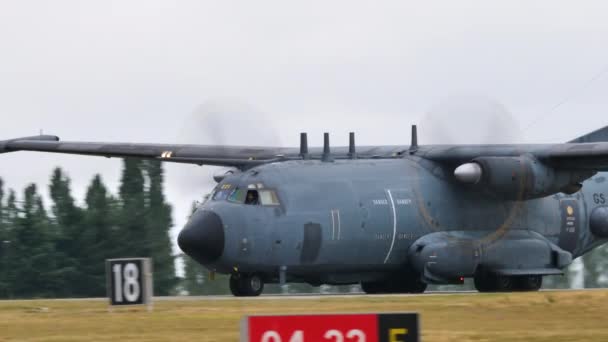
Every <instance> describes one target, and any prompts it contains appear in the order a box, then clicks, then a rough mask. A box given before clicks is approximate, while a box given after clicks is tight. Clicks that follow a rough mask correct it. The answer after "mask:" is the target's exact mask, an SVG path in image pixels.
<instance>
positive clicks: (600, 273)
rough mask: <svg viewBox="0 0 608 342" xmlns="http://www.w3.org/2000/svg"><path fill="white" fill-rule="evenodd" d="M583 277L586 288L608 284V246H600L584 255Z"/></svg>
mask: <svg viewBox="0 0 608 342" xmlns="http://www.w3.org/2000/svg"><path fill="white" fill-rule="evenodd" d="M582 258H583V265H584V267H583V279H584V287H585V288H598V287H605V286H606V285H608V279H607V278H606V274H608V246H606V245H603V246H600V247H598V248H596V249H594V250H592V251H591V252H589V253H587V254H585V255H584V256H583V257H582Z"/></svg>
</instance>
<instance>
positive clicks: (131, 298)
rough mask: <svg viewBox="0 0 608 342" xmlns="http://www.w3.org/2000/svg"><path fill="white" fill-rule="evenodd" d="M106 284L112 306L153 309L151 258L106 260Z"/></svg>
mask: <svg viewBox="0 0 608 342" xmlns="http://www.w3.org/2000/svg"><path fill="white" fill-rule="evenodd" d="M106 283H107V286H106V288H107V293H108V299H109V300H110V305H111V306H118V305H120V306H122V305H147V306H148V310H151V309H152V292H153V290H152V265H151V262H150V259H149V258H129V259H108V260H106Z"/></svg>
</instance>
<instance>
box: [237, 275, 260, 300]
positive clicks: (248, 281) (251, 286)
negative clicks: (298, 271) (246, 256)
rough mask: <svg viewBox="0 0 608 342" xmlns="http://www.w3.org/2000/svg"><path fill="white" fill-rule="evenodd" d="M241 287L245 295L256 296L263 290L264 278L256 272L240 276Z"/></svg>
mask: <svg viewBox="0 0 608 342" xmlns="http://www.w3.org/2000/svg"><path fill="white" fill-rule="evenodd" d="M241 281H242V283H241V286H242V287H241V288H242V289H244V290H245V293H246V296H249V297H257V296H259V295H261V294H262V292H264V279H262V277H260V276H259V275H257V274H252V275H248V276H246V277H241Z"/></svg>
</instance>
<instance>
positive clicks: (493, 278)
mask: <svg viewBox="0 0 608 342" xmlns="http://www.w3.org/2000/svg"><path fill="white" fill-rule="evenodd" d="M473 282H474V283H475V288H476V289H477V291H479V292H509V291H511V290H512V289H513V277H509V276H504V275H498V274H493V273H485V272H478V273H477V274H476V275H475V277H474V279H473Z"/></svg>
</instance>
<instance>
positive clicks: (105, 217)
mask: <svg viewBox="0 0 608 342" xmlns="http://www.w3.org/2000/svg"><path fill="white" fill-rule="evenodd" d="M85 203H86V209H85V210H84V218H83V227H84V232H83V235H82V242H83V244H84V245H86V246H87V248H86V249H87V251H86V254H83V255H81V256H80V265H81V270H82V273H83V275H84V277H83V279H82V283H83V284H82V285H83V287H84V288H86V289H87V296H90V297H100V296H104V295H105V293H106V287H105V260H106V259H110V258H113V257H117V255H116V246H117V244H118V243H120V241H119V240H118V239H117V236H116V233H115V230H116V224H115V222H116V200H115V199H113V198H112V197H111V196H110V195H108V191H107V188H106V186H105V185H104V184H103V181H102V179H101V176H100V175H98V174H97V175H95V177H93V180H92V181H91V183H90V185H89V186H88V188H87V193H86V197H85Z"/></svg>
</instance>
